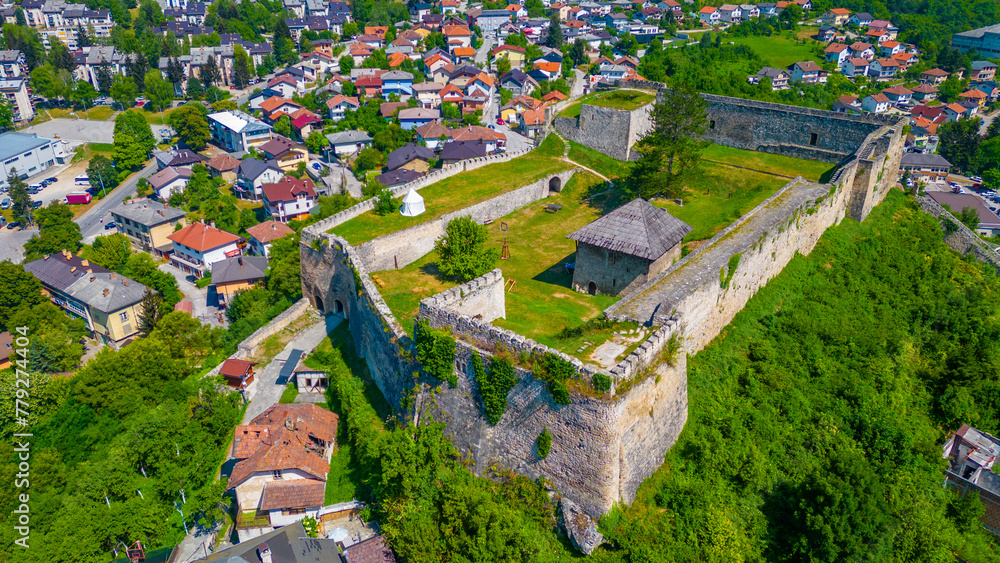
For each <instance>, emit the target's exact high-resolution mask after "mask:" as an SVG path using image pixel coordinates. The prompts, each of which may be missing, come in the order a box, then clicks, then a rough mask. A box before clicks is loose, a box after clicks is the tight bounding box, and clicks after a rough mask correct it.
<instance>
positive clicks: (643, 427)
mask: <svg viewBox="0 0 1000 563" xmlns="http://www.w3.org/2000/svg"><path fill="white" fill-rule="evenodd" d="M651 84H652V83H641V84H638V83H631V84H627V85H626V86H629V87H645V88H649V87H651V86H650V85H651ZM654 86H655V85H654ZM660 86H662V85H660ZM657 89H658V88H657ZM706 99H708V100H709V103H710V115H715V116H716V117H718V119H716V120H715V121H716V123H715V127H713V128H711V131H712V132H711V133H709V134H710V135H716V137H714V139H715V140H716V142H719V143H721V144H727V145H730V146H738V147H740V148H752V149H754V150H760V151H764V152H777V153H781V154H792V155H794V156H800V157H807V158H814V159H819V160H824V161H828V162H829V161H836V162H838V163H839V164H840V166H839V167H838V169H837V170H836V172H835V173H834V174H833V175H832V179H831V180H830V182H829V183H826V184H820V183H815V182H808V181H805V180H803V179H801V178H797V179H795V180H793V181H792V182H790V183H789V184H788V185H786V186H785V187H783V188H782V189H781V190H779V191H778V192H777V193H775V194H774V195H773V196H772V197H770V198H769V199H768V200H766V201H764V202H763V203H761V204H760V205H759V206H758V207H756V208H755V209H754V210H752V211H750V212H749V213H747V214H746V215H744V216H743V217H741V218H740V219H738V220H737V221H736V222H734V223H733V224H732V225H730V226H729V227H727V228H726V229H725V230H723V231H722V232H721V233H719V234H718V235H717V236H715V237H714V238H713V239H712V240H711V241H709V242H708V243H706V244H704V245H702V246H701V247H700V248H699V249H698V250H696V251H695V252H692V253H691V254H690V255H688V256H686V257H684V258H683V259H681V260H680V261H678V262H676V263H674V264H673V265H672V266H670V267H669V268H667V269H666V270H664V271H663V272H660V273H659V274H657V275H656V276H654V277H653V278H652V279H650V280H648V281H646V282H645V283H643V284H642V285H641V286H640V287H638V288H636V289H635V290H634V291H630V293H629V295H628V297H626V298H625V299H623V300H622V301H619V302H618V303H617V304H615V305H613V306H612V307H610V308H608V309H607V310H606V311H605V314H606V315H607V316H608V317H610V318H615V319H631V320H636V321H639V322H642V323H646V324H649V325H652V333H651V335H650V336H649V337H648V338H647V339H646V341H644V342H643V343H642V344H641V345H640V346H639V347H638V348H637V349H636V350H635V351H633V352H632V353H631V354H629V356H627V357H626V358H625V359H623V360H621V361H620V362H619V363H618V364H617V365H615V366H613V367H612V368H610V369H601V368H599V367H597V366H593V365H587V364H584V363H583V362H581V361H580V360H578V359H576V358H572V357H569V356H566V355H565V354H562V353H560V352H558V351H555V350H552V349H550V348H547V347H545V346H543V345H540V344H539V343H537V342H535V341H533V340H531V339H528V338H526V337H524V336H522V335H519V334H516V333H514V332H512V331H509V330H506V329H502V328H500V327H497V326H494V325H493V324H492V323H491V321H492V320H494V319H496V318H501V317H504V316H505V314H506V306H505V293H504V278H503V274H502V272H501V271H500V270H495V271H493V272H490V273H488V274H486V275H484V276H481V277H480V278H477V279H475V280H472V281H471V282H469V283H467V284H463V285H461V286H458V287H455V288H452V289H450V290H448V291H445V292H443V293H441V294H438V295H435V296H432V297H429V298H426V299H424V300H423V301H421V303H420V313H419V315H420V318H423V319H427V320H428V321H429V322H430V323H431V325H432V326H435V327H439V328H448V329H450V330H451V332H452V333H453V334H454V335H455V336H456V337H457V339H458V344H457V357H456V363H455V370H456V373H457V375H458V384H457V386H456V387H451V386H450V385H449V384H447V383H436V386H435V387H434V388H433V389H432V388H431V387H430V383H431V382H430V381H429V380H428V379H427V378H420V377H419V369H420V368H419V365H417V363H416V362H415V361H414V360H413V359H412V358H413V357H414V354H413V353H412V342H410V339H409V338H408V337H407V336H406V334H405V332H404V331H403V330H402V327H400V326H399V324H398V322H397V321H396V319H395V318H394V317H393V315H392V313H391V311H389V309H388V307H386V305H385V303H384V301H383V300H382V297H381V295H379V292H378V288H377V287H376V286H375V284H374V283H372V281H371V279H370V277H369V272H370V271H377V270H382V269H388V268H393V267H396V266H397V265H398V266H399V267H402V266H404V265H405V264H408V263H410V262H412V261H413V260H416V259H417V258H419V257H420V256H423V255H425V254H426V253H427V252H429V251H430V250H431V249H432V248H433V241H434V240H436V239H437V238H438V237H439V236H441V234H443V224H446V223H447V219H446V218H444V217H442V218H441V219H439V220H436V221H430V222H428V223H426V224H424V225H418V226H416V227H413V228H411V229H408V230H406V231H402V232H399V233H395V234H392V235H388V236H386V237H382V238H380V239H376V240H374V241H371V242H370V243H365V244H363V245H360V246H359V248H357V249H355V248H352V247H351V246H350V245H348V244H347V243H346V242H345V241H344V240H343V239H341V238H339V237H336V236H332V235H329V234H326V232H325V231H327V230H329V229H330V228H332V226H333V224H334V223H336V224H339V221H342V220H346V219H344V218H338V219H336V220H334V221H332V222H331V221H328V222H327V223H322V224H317V225H314V226H311V227H309V228H307V229H306V231H305V232H304V233H303V237H302V240H303V243H302V277H303V293H304V295H305V296H306V297H308V298H309V299H310V301H311V302H312V303H313V304H314V305H316V307H317V308H319V309H320V310H324V311H328V312H343V314H345V315H346V316H347V317H348V319H349V320H350V327H351V332H352V334H353V335H354V340H355V344H356V345H357V347H358V350H359V351H360V353H361V354H362V355H364V356H365V357H366V358H367V359H368V364H369V367H370V369H371V371H372V374H373V377H374V378H375V380H376V383H377V384H378V386H379V388H380V389H381V390H382V392H383V394H384V395H385V397H386V399H387V400H388V401H389V402H390V404H392V405H393V406H394V407H395V408H397V409H402V408H403V405H404V404H410V403H408V402H407V401H405V398H406V397H407V396H408V395H409V394H410V393H412V392H414V391H416V393H415V394H414V395H413V398H414V401H413V402H412V404H413V405H414V411H415V412H413V413H411V414H414V416H415V418H416V419H417V420H420V421H422V422H423V421H426V420H427V419H435V420H439V421H443V422H445V423H446V425H447V432H448V433H449V434H450V435H451V437H452V439H453V441H454V442H455V444H456V446H457V447H458V449H459V450H460V451H462V452H463V453H467V454H468V455H469V456H470V459H471V461H472V462H473V463H474V465H475V468H476V470H477V471H480V472H482V471H484V470H485V469H486V468H487V467H489V466H491V465H498V466H501V467H506V468H509V469H512V470H515V471H517V472H519V473H522V474H525V475H529V476H532V477H545V478H546V479H548V480H549V481H551V482H552V483H553V484H554V485H555V486H556V488H557V489H558V490H559V491H560V493H561V494H563V495H564V496H566V497H567V498H569V499H571V500H573V501H575V502H576V503H578V504H579V505H581V506H582V507H583V508H584V509H585V510H586V512H587V513H588V514H590V515H592V516H597V515H600V514H602V513H604V512H606V511H607V510H608V509H609V508H610V507H611V506H612V505H613V504H614V503H617V502H625V503H628V502H631V501H632V500H633V499H634V496H635V492H636V490H637V489H638V487H639V485H640V484H641V483H642V481H643V480H644V479H645V478H647V477H648V476H650V475H651V474H652V473H653V472H654V471H655V470H656V468H657V467H659V465H660V464H661V463H662V461H663V456H664V455H665V454H666V452H667V451H668V450H669V448H670V447H671V446H672V445H673V443H674V442H675V441H676V439H677V437H678V436H679V434H680V432H681V431H682V429H683V427H684V423H685V422H686V419H687V379H686V378H687V375H686V366H687V355H686V354H685V353H684V352H687V353H696V352H697V351H698V350H700V349H701V348H703V347H704V346H705V345H706V344H707V343H708V342H710V341H711V340H712V339H713V338H714V337H715V336H717V335H718V334H719V332H720V331H721V330H722V329H723V328H724V327H725V326H726V325H727V324H728V323H729V322H730V321H731V320H732V318H733V316H735V315H736V313H737V312H739V311H740V310H741V309H742V308H743V307H744V306H745V305H746V303H747V302H748V301H749V299H750V298H751V297H752V296H753V295H754V294H755V293H756V292H757V291H759V289H760V288H761V287H763V286H764V285H765V284H766V283H767V282H768V281H769V280H770V279H772V278H773V277H774V276H776V275H777V274H778V273H780V272H781V270H782V269H783V268H784V266H785V265H786V264H787V263H788V261H789V260H791V259H792V258H793V257H794V256H795V254H798V253H801V254H807V253H808V252H809V251H811V250H812V248H813V247H814V246H815V244H816V242H817V241H818V240H819V238H820V236H822V234H823V232H824V231H825V230H826V229H827V228H829V227H830V226H832V225H836V224H838V223H839V222H840V221H842V220H843V219H845V218H851V219H855V220H864V218H865V217H867V215H868V213H869V212H870V211H871V209H872V207H873V206H875V205H877V204H878V203H879V202H880V201H881V200H882V199H883V198H884V197H885V194H886V193H887V192H888V190H889V189H891V187H892V186H893V184H894V183H895V178H896V171H897V170H898V167H899V159H900V157H901V155H902V150H903V138H902V122H898V123H897V122H894V121H891V120H888V119H885V118H869V117H867V116H865V117H860V116H843V115H842V114H832V113H831V112H821V111H817V110H807V109H803V108H790V107H787V106H778V105H775V104H761V103H759V102H748V101H745V100H733V99H729V98H721V97H717V96H706ZM588 107H591V106H584V108H583V109H584V111H586V112H588V113H587V114H586V117H585V118H584V120H583V123H584V124H585V125H586V128H585V127H577V129H576V131H575V132H574V131H573V130H570V134H566V133H565V132H564V131H563V130H562V129H560V132H561V133H563V134H564V135H565V136H567V137H568V138H570V139H571V140H579V139H580V138H583V139H584V140H585V141H588V140H589V142H592V143H597V144H601V146H602V147H603V148H604V150H602V152H605V151H609V152H611V153H615V154H620V155H621V158H623V159H629V158H632V157H634V154H632V152H631V146H632V144H633V143H634V142H635V141H636V140H637V139H636V136H637V132H639V131H642V127H644V126H646V125H648V120H647V123H643V119H644V118H643V114H642V113H641V112H631V113H630V112H618V113H621V114H629V115H627V116H626V115H619V114H618V113H614V112H616V111H617V110H609V111H604V110H605V109H607V108H598V109H595V110H588V109H587V108H588ZM713 107H714V108H715V109H711V108H713ZM581 115H583V112H581ZM560 119H561V118H557V119H556V126H557V129H558V128H559V126H560V125H559V124H560V123H562V125H563V126H568V125H570V124H568V123H566V122H560ZM602 120H603V121H602ZM572 121H575V120H572ZM730 122H732V123H730ZM588 123H589V125H587V124H588ZM789 124H792V125H794V126H792V125H789ZM573 126H574V127H575V124H573ZM817 128H820V129H822V128H828V129H824V130H825V131H828V132H830V133H832V134H830V135H829V136H828V135H826V134H823V136H822V137H821V136H820V133H817V132H816V129H817ZM813 134H816V135H817V138H816V139H813V138H812V135H813ZM574 135H580V137H576V138H575V137H574ZM585 144H586V143H585ZM595 148H597V147H595ZM598 150H601V149H600V148H599V149H598ZM606 154H608V153H607V152H606ZM612 156H614V155H612ZM569 174H572V172H569ZM550 178H551V177H550ZM565 180H568V177H567V178H564V179H563V181H562V183H565ZM548 181H549V178H546V179H545V180H543V181H542V182H541V183H533V184H532V185H529V186H525V187H524V188H521V189H519V190H517V191H515V192H510V193H508V194H505V195H502V196H498V197H497V198H494V199H493V200H490V201H488V202H483V203H481V204H478V205H476V206H471V207H469V208H467V209H464V210H461V211H459V212H456V213H455V214H452V216H459V215H461V214H467V215H472V216H473V217H475V218H476V219H477V220H479V221H488V220H492V219H499V218H500V217H503V216H504V215H506V214H508V213H510V212H512V211H514V210H516V209H517V208H519V207H522V206H524V205H527V204H529V203H531V202H534V201H537V200H538V199H539V198H541V197H545V195H544V194H547V191H546V188H545V186H544V185H542V184H545V183H546V182H548ZM348 211H350V210H348ZM345 213H347V212H345ZM352 213H353V212H352ZM348 215H350V214H349V213H348ZM348 215H345V216H344V217H347V218H350V217H348ZM331 219H333V218H331ZM730 264H732V265H733V268H732V272H730V271H729V270H730ZM681 347H682V348H681ZM678 348H681V350H680V351H679V352H678V353H673V351H674V350H676V349H678ZM498 351H502V353H504V354H508V355H509V356H510V357H514V358H517V357H520V356H522V355H524V356H527V355H530V354H533V353H534V354H556V355H558V356H560V357H561V358H563V359H564V360H566V361H568V362H570V363H571V364H572V365H573V366H574V367H575V368H576V372H575V380H573V381H570V382H569V388H570V391H571V403H570V404H567V405H560V404H557V403H555V401H554V400H553V399H552V396H551V394H550V393H549V391H548V388H547V384H546V383H544V382H542V381H539V380H538V379H536V378H535V377H534V376H533V374H532V373H531V372H530V371H528V370H526V369H521V368H519V369H518V377H519V379H518V383H517V384H516V385H515V386H514V387H513V389H511V391H510V393H509V395H508V405H507V410H506V411H505V413H504V415H503V417H502V418H501V420H500V421H499V422H498V423H497V424H496V425H490V424H489V423H488V422H487V421H486V419H485V417H484V416H483V407H482V400H481V397H480V395H479V387H478V382H477V381H476V380H475V375H474V373H473V371H472V369H471V365H470V363H469V359H470V357H471V355H472V353H473V352H478V353H479V354H480V355H481V356H483V358H484V360H485V362H486V363H487V364H488V363H489V361H490V358H491V354H494V353H498ZM668 358H669V359H670V361H665V360H667V359H668ZM526 365H527V364H526ZM599 373H600V374H605V375H608V376H609V377H610V378H611V380H612V389H611V390H610V391H609V392H608V393H605V394H600V393H597V392H596V391H595V390H594V389H593V387H592V378H593V377H594V375H596V374H599ZM543 429H547V430H548V431H549V432H550V433H551V434H552V436H553V445H552V452H551V453H550V455H549V456H548V457H547V458H546V459H544V460H542V459H539V458H538V456H537V451H536V440H537V437H538V435H539V434H540V433H541V432H542V430H543Z"/></svg>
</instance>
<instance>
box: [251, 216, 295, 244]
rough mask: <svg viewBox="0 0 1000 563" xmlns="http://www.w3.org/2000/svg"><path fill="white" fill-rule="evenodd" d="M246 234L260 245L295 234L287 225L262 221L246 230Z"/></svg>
mask: <svg viewBox="0 0 1000 563" xmlns="http://www.w3.org/2000/svg"><path fill="white" fill-rule="evenodd" d="M247 234H248V235H250V236H252V237H253V238H254V240H257V241H259V242H261V243H262V244H267V243H269V242H272V241H276V240H278V239H281V238H285V237H287V236H288V235H292V234H295V231H293V230H292V228H291V227H289V226H288V225H286V224H284V223H279V222H278V221H264V222H263V223H260V224H257V225H254V226H252V227H250V228H249V229H247Z"/></svg>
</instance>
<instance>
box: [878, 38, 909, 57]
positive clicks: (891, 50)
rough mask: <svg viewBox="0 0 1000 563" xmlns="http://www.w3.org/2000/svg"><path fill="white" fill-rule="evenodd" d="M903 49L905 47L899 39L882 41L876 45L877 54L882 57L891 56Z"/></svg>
mask: <svg viewBox="0 0 1000 563" xmlns="http://www.w3.org/2000/svg"><path fill="white" fill-rule="evenodd" d="M904 50H905V47H904V46H903V44H902V43H900V42H899V41H884V42H882V44H880V45H879V46H878V52H879V55H881V56H883V57H892V56H893V55H895V54H896V53H901V52H903V51H904Z"/></svg>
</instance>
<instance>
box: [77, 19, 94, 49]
mask: <svg viewBox="0 0 1000 563" xmlns="http://www.w3.org/2000/svg"><path fill="white" fill-rule="evenodd" d="M93 44H94V42H93V40H91V39H90V34H89V33H87V30H86V29H84V27H83V26H82V25H81V26H79V27H77V28H76V46H77V48H79V49H82V48H84V47H90V46H91V45H93Z"/></svg>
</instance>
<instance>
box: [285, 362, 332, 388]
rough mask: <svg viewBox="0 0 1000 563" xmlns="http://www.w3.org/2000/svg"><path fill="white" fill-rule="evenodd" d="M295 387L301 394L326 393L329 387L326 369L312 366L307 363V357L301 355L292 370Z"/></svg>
mask: <svg viewBox="0 0 1000 563" xmlns="http://www.w3.org/2000/svg"><path fill="white" fill-rule="evenodd" d="M292 379H294V380H295V388H296V390H298V392H299V394H306V395H325V394H326V388H327V377H326V371H324V370H322V369H316V368H311V367H309V366H307V365H306V364H305V357H304V356H303V357H300V358H299V361H298V363H297V364H296V365H295V368H294V370H293V371H292Z"/></svg>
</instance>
